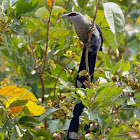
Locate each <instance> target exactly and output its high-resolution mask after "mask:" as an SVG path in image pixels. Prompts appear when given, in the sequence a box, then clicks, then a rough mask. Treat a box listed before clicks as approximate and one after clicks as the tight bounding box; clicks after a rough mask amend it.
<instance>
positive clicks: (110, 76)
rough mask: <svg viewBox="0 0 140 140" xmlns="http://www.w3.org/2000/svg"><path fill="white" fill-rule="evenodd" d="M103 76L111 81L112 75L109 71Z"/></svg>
mask: <svg viewBox="0 0 140 140" xmlns="http://www.w3.org/2000/svg"><path fill="white" fill-rule="evenodd" d="M105 75H106V78H108V79H110V80H111V79H112V77H113V74H112V73H111V72H110V71H105Z"/></svg>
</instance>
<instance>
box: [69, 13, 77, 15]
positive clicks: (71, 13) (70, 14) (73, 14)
mask: <svg viewBox="0 0 140 140" xmlns="http://www.w3.org/2000/svg"><path fill="white" fill-rule="evenodd" d="M76 15H77V14H76V13H71V14H69V15H68V16H76Z"/></svg>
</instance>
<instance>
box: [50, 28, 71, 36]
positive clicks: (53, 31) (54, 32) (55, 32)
mask: <svg viewBox="0 0 140 140" xmlns="http://www.w3.org/2000/svg"><path fill="white" fill-rule="evenodd" d="M69 33H70V30H68V29H66V28H60V27H51V28H50V35H49V37H61V36H67V35H68V34H69Z"/></svg>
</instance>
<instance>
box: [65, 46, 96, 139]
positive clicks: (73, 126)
mask: <svg viewBox="0 0 140 140" xmlns="http://www.w3.org/2000/svg"><path fill="white" fill-rule="evenodd" d="M85 54H86V47H84V48H83V53H82V58H81V63H80V67H79V71H78V73H79V72H80V71H82V70H86V64H85ZM96 54H97V52H89V53H88V63H89V73H90V76H91V82H92V79H93V73H94V67H95V62H96ZM85 80H87V78H86V77H85V76H81V77H79V76H78V75H77V79H76V87H77V88H86V86H85V85H84V81H85ZM83 108H84V105H83V104H82V102H81V101H80V102H79V103H77V104H76V105H75V107H74V110H73V118H72V120H71V123H70V126H69V130H68V135H67V140H76V138H77V132H78V128H79V116H80V115H81V114H82V111H83Z"/></svg>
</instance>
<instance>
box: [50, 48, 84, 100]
mask: <svg viewBox="0 0 140 140" xmlns="http://www.w3.org/2000/svg"><path fill="white" fill-rule="evenodd" d="M80 52H81V49H80V51H79V52H77V53H76V55H78V54H79V53H80ZM72 60H73V59H72V58H71V59H70V60H69V61H68V63H67V64H65V66H64V67H63V69H62V70H61V71H60V72H59V74H58V76H57V79H56V81H55V86H54V95H53V100H52V101H54V99H55V94H56V93H55V90H56V85H57V81H58V79H59V77H60V75H61V73H62V72H63V71H64V69H65V68H66V66H67V65H68V64H69V63H70V62H71V61H72ZM60 98H61V97H60ZM58 102H59V100H58Z"/></svg>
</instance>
